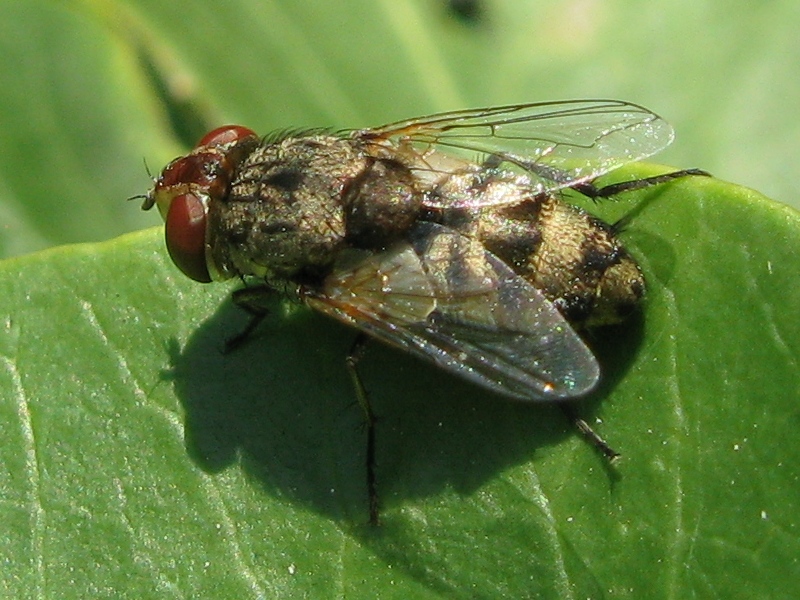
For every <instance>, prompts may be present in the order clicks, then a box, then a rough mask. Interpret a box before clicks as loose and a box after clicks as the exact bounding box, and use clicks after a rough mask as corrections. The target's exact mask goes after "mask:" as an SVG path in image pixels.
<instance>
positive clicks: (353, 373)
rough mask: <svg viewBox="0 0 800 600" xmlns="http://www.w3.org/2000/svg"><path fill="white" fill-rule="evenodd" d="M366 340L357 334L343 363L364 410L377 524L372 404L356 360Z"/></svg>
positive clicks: (370, 496) (369, 486)
mask: <svg viewBox="0 0 800 600" xmlns="http://www.w3.org/2000/svg"><path fill="white" fill-rule="evenodd" d="M368 341H369V338H367V336H366V335H364V334H363V333H362V334H359V335H358V336H357V337H356V339H355V340H354V341H353V345H352V347H351V348H350V352H349V353H348V354H347V358H346V359H345V364H346V365H347V372H348V373H350V379H351V380H352V381H353V387H354V388H355V391H356V400H358V404H359V405H360V406H361V409H362V410H363V411H364V423H365V425H366V428H367V453H366V467H367V496H368V501H369V524H370V525H378V523H379V519H378V513H379V506H378V486H377V483H376V479H375V414H374V413H373V412H372V406H371V405H370V403H369V397H368V396H367V389H366V388H365V387H364V382H363V381H361V375H359V373H358V362H359V361H360V360H361V357H362V356H363V355H364V348H365V347H366V345H367V342H368Z"/></svg>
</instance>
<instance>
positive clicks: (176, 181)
mask: <svg viewBox="0 0 800 600" xmlns="http://www.w3.org/2000/svg"><path fill="white" fill-rule="evenodd" d="M258 144H259V138H258V136H257V135H256V134H255V133H254V132H253V131H251V130H250V129H247V128H246V127H241V126H238V125H226V126H223V127H219V128H217V129H215V130H213V131H211V132H209V133H208V134H206V135H205V136H204V137H203V138H202V139H201V140H200V141H199V142H198V143H197V145H196V146H195V147H194V149H193V150H192V151H191V152H190V153H189V154H187V155H186V156H182V157H179V158H176V159H175V160H173V161H172V162H171V163H169V164H168V165H167V166H166V167H165V168H164V170H163V171H161V174H160V175H159V176H158V178H157V179H156V181H155V185H154V186H153V188H152V189H151V190H150V191H149V192H148V194H147V196H146V197H145V201H144V203H143V204H142V208H143V209H144V210H149V209H150V208H152V207H153V206H157V207H158V211H159V212H160V213H161V216H162V218H163V219H164V221H165V235H166V242H167V250H168V251H169V255H170V258H172V260H173V262H174V263H175V264H176V265H177V266H178V268H179V269H180V270H181V271H182V272H183V273H184V274H185V275H186V276H188V277H190V278H191V279H194V280H195V281H200V282H203V283H207V282H209V281H211V280H212V279H225V278H227V277H229V276H230V275H229V274H227V273H226V272H225V271H224V270H223V269H220V268H216V267H215V265H214V263H213V258H212V255H211V252H210V247H209V243H208V237H209V236H208V232H209V226H208V215H209V210H210V209H211V206H212V205H214V204H215V203H221V202H224V201H225V200H226V198H227V195H228V193H229V190H230V185H231V180H232V178H233V176H234V173H235V171H236V169H237V167H238V165H239V163H240V162H241V161H242V160H243V158H244V157H245V156H246V155H247V154H248V153H250V152H251V151H252V150H253V149H254V148H255V147H256V146H257V145H258Z"/></svg>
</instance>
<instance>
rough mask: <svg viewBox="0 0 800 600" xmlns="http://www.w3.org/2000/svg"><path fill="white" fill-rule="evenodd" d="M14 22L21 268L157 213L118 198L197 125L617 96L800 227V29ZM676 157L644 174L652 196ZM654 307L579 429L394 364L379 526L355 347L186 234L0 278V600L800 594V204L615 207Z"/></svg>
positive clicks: (237, 5)
mask: <svg viewBox="0 0 800 600" xmlns="http://www.w3.org/2000/svg"><path fill="white" fill-rule="evenodd" d="M480 4H481V6H482V7H483V12H482V13H480V18H479V19H478V20H477V21H475V22H472V23H469V22H464V21H460V22H459V21H458V20H456V19H454V18H452V15H451V14H450V13H449V12H448V9H447V6H448V3H447V2H444V1H442V2H430V1H427V0H408V1H407V2H406V1H403V2H395V1H389V0H352V2H348V4H347V6H348V8H347V10H343V9H342V7H341V4H340V3H331V2H323V1H322V0H318V1H317V0H309V1H303V2H296V1H295V0H233V1H231V2H226V3H224V6H223V5H222V4H221V3H219V2H215V1H213V0H198V1H196V2H192V3H191V4H189V3H176V2H155V1H152V0H118V1H109V0H71V1H67V2H64V1H63V0H59V1H56V0H23V1H20V2H17V1H10V0H0V6H1V7H2V9H3V19H0V52H2V55H3V57H4V60H3V61H0V118H2V122H3V135H2V136H0V224H1V225H2V227H1V228H0V255H2V256H11V255H17V254H22V253H24V252H29V251H32V250H36V249H40V248H45V247H47V246H51V245H56V244H64V243H71V242H76V241H96V240H103V239H108V238H111V237H113V236H116V235H118V234H120V233H121V232H124V231H130V230H133V229H137V228H140V227H142V226H144V225H145V224H154V223H155V222H156V217H155V216H154V215H152V214H143V213H141V211H139V210H138V205H137V204H134V203H129V202H125V199H126V198H128V197H130V196H133V195H135V194H140V193H143V192H144V191H146V189H147V187H148V185H149V184H150V182H149V177H148V175H147V172H146V170H145V168H144V166H143V161H144V162H146V163H147V164H148V165H149V167H150V169H152V170H153V171H158V169H159V168H160V167H161V166H162V165H163V164H165V163H166V161H168V160H169V159H171V158H172V157H174V156H176V155H178V154H180V153H181V152H182V151H183V149H184V148H185V147H186V146H188V145H190V144H191V143H192V142H193V140H195V139H197V137H198V136H199V135H200V134H201V133H203V131H204V129H205V128H207V127H210V126H213V125H218V124H221V123H223V122H241V123H243V124H246V125H248V126H250V127H253V128H254V129H256V130H258V131H259V132H262V131H263V132H265V133H266V132H268V131H270V130H273V129H277V128H282V127H304V126H330V127H332V128H339V127H361V126H369V125H375V124H378V123H384V122H389V121H392V120H395V119H400V118H405V117H409V116H412V115H416V114H426V113H431V112H435V111H438V110H446V109H455V108H464V107H469V106H481V105H492V104H501V103H508V102H522V101H537V100H554V99H559V98H579V97H617V98H623V99H626V100H630V101H634V102H639V103H642V104H644V105H646V106H648V107H650V108H653V109H655V110H656V111H657V112H659V113H661V114H663V115H664V116H665V117H666V118H667V120H669V121H670V122H671V123H672V124H673V125H674V126H675V128H676V130H677V132H678V142H677V143H676V144H675V145H674V146H673V147H672V148H671V149H670V150H668V151H667V152H666V153H665V155H663V156H660V157H659V160H666V161H668V162H671V163H673V164H677V165H681V166H700V167H703V168H706V169H708V170H710V171H712V172H713V173H715V174H716V175H718V176H721V177H722V178H724V179H731V180H737V181H739V182H743V183H748V184H751V185H756V186H757V187H759V188H760V189H762V190H764V191H767V192H769V193H770V195H772V196H775V197H777V198H780V199H781V200H783V201H788V202H794V203H795V204H796V202H797V200H796V197H795V196H796V194H795V187H796V180H797V177H798V175H800V171H799V170H798V166H797V164H796V163H797V161H796V156H797V140H798V139H800V121H798V120H797V119H796V116H795V114H794V113H795V112H796V106H797V104H798V101H795V100H797V99H798V98H800V77H797V64H799V63H798V60H800V58H799V57H800V44H798V39H800V38H798V36H797V32H796V26H795V23H796V22H797V18H798V7H800V5H799V4H798V3H797V2H794V1H793V0H781V1H778V2H772V3H769V4H768V5H762V4H752V3H741V2H740V3H735V6H734V5H732V4H731V3H730V2H707V3H690V2H684V1H682V0H670V1H669V2H668V3H655V4H651V5H650V4H648V5H643V4H642V3H639V2H632V1H630V0H628V1H623V2H616V3H574V2H561V1H559V2H551V3H537V2H521V1H519V0H486V1H485V2H483V3H480ZM650 169H651V167H647V166H645V165H638V166H635V167H633V168H631V169H628V170H627V173H625V174H623V173H620V174H618V175H614V177H615V178H617V177H618V178H624V177H626V176H628V177H630V176H646V175H650V174H652V173H653V171H651V170H650ZM590 208H591V210H593V211H596V212H598V214H601V215H602V216H603V217H604V218H607V219H608V220H609V221H614V220H615V219H617V218H619V217H620V216H622V215H624V214H627V213H628V212H629V211H630V210H634V214H635V217H634V218H633V219H632V221H631V224H630V226H629V228H628V229H627V231H626V232H625V233H624V238H625V240H626V242H627V243H628V245H629V247H630V249H631V251H632V252H633V253H634V254H635V256H636V257H637V259H639V260H640V262H641V264H642V266H643V268H644V270H645V273H646V276H647V280H648V285H649V293H648V298H647V302H646V305H645V307H644V311H643V315H642V318H641V319H640V320H639V321H638V322H636V321H634V322H631V323H628V324H627V325H626V326H624V327H620V328H615V329H612V330H608V331H602V332H601V331H598V332H596V334H595V336H594V337H593V338H592V345H593V347H594V348H595V350H596V353H597V355H598V356H599V357H600V359H601V362H602V365H603V371H604V380H603V385H602V387H601V389H600V390H599V392H598V393H597V394H596V396H594V397H593V398H592V399H590V400H589V401H587V402H586V403H585V406H584V407H583V411H584V415H585V416H587V418H588V417H591V418H592V419H599V420H601V421H602V422H597V423H594V421H592V422H593V424H594V425H595V427H596V428H597V429H598V431H599V432H600V433H602V434H603V435H604V436H605V437H606V438H607V439H608V441H609V442H610V443H611V444H612V445H613V446H614V447H615V448H616V449H617V450H619V451H620V452H621V453H622V454H623V459H622V461H621V462H620V463H619V464H618V465H617V466H615V467H614V468H611V467H609V466H607V465H605V464H604V462H603V461H602V459H600V457H598V456H597V455H596V453H594V452H593V451H592V450H591V449H590V448H588V447H587V446H586V444H585V443H584V442H583V441H582V440H580V439H578V438H577V436H575V434H574V433H573V431H572V430H571V428H570V427H569V426H568V425H567V424H566V423H565V421H564V418H563V416H562V415H561V413H560V411H558V410H557V409H555V408H553V407H547V406H532V405H522V404H514V403H509V402H506V401H504V400H502V399H499V398H495V397H493V396H491V395H488V394H486V393H484V392H482V391H481V390H478V389H475V388H474V387H472V386H470V385H468V384H466V383H464V382H461V381H459V380H456V379H454V378H452V377H450V376H447V375H445V374H443V373H441V372H440V371H437V370H435V369H433V368H431V367H428V366H427V365H424V364H422V363H420V362H419V361H416V360H414V359H412V358H410V357H407V356H405V355H402V354H399V353H397V352H395V351H392V350H389V349H386V348H383V347H381V346H379V345H375V346H374V347H371V349H370V351H369V353H368V355H367V357H366V358H365V359H364V361H363V363H362V369H363V375H364V379H365V382H366V384H367V386H368V388H369V390H370V392H371V394H372V399H373V402H374V404H375V409H376V412H377V413H378V415H379V417H380V420H379V423H378V426H379V430H378V477H379V482H378V484H379V489H380V492H381V500H382V503H383V509H384V510H383V521H384V523H383V525H382V527H380V528H377V529H375V528H370V527H368V526H367V525H366V524H365V521H366V498H365V495H366V492H365V484H364V450H365V448H364V445H365V440H364V431H363V424H362V420H361V414H360V412H359V409H358V407H357V406H356V405H355V403H354V397H353V392H352V388H351V384H350V381H349V379H348V377H347V373H346V371H345V368H344V355H345V354H346V352H347V350H348V349H349V347H350V344H351V341H352V339H353V338H352V335H353V334H352V332H351V331H349V330H347V329H345V328H343V327H341V326H339V325H338V324H336V323H332V322H330V321H328V320H326V319H325V318H323V317H321V316H318V315H314V314H312V313H310V312H308V311H306V310H304V309H302V308H298V307H291V306H284V305H282V304H276V305H275V311H274V312H275V314H274V318H272V319H270V320H269V321H268V322H267V323H266V324H265V325H264V326H263V327H262V330H261V333H260V337H259V338H258V339H257V340H255V341H254V342H253V343H252V344H250V345H248V346H247V347H245V348H243V349H241V350H240V351H239V352H236V353H234V354H232V355H223V354H222V353H221V352H220V350H221V347H222V345H223V342H224V339H225V338H226V337H227V336H230V335H231V334H232V333H236V332H238V331H240V330H241V328H242V327H243V326H244V324H245V323H246V320H247V319H246V318H245V317H244V316H243V315H242V314H241V313H240V311H238V310H237V309H236V308H235V307H234V306H233V305H232V304H231V302H230V301H229V300H227V298H228V295H229V292H230V290H231V289H232V288H231V287H230V286H225V285H210V286H201V285H199V284H193V283H192V282H189V281H187V280H185V278H183V277H182V276H181V275H180V274H179V273H178V272H177V270H176V269H175V268H174V267H173V266H172V265H171V263H170V261H169V259H168V258H167V257H166V254H165V251H164V249H163V239H162V237H163V234H162V233H161V229H160V228H158V229H151V230H147V231H142V232H139V233H136V234H132V235H129V236H126V237H122V238H117V239H113V240H111V241H109V242H105V243H101V244H87V245H72V246H64V247H60V248H54V249H52V250H49V251H47V252H44V253H39V254H34V255H30V256H25V257H20V258H14V259H12V260H7V261H4V262H1V263H0V286H2V295H0V304H1V305H2V309H1V310H0V317H2V321H0V325H2V334H0V362H2V369H0V386H2V395H1V396H0V398H2V400H0V411H2V415H1V416H0V436H2V439H3V441H4V444H3V446H2V450H0V464H2V468H0V498H2V499H3V501H4V508H5V510H4V513H3V514H4V518H3V520H2V524H0V540H1V541H2V542H3V543H2V544H0V561H1V562H0V564H2V565H3V568H2V574H0V595H2V596H5V597H9V598H27V597H31V598H34V597H35V598H41V597H45V598H55V597H58V598H86V597H115V598H120V597H129V598H150V597H158V598H161V597H172V596H176V597H212V598H237V599H238V598H259V597H264V598H271V597H302V596H308V597H323V598H324V597H348V598H351V597H352V598H360V597H364V598H373V597H382V598H392V597H397V598H409V597H411V598H452V597H463V598H481V597H487V598H491V597H500V596H503V595H505V596H506V597H514V598H525V597H542V598H584V597H592V598H600V597H609V598H612V597H613V598H616V597H630V598H641V597H648V598H649V597H653V598H662V597H663V598H687V597H697V598H706V597H711V598H753V597H773V598H775V597H778V598H780V597H785V598H796V597H798V595H800V589H798V588H799V587H800V585H798V583H797V582H798V581H800V565H799V564H798V561H799V560H800V559H798V557H800V548H798V546H799V545H800V543H799V540H800V529H799V527H798V516H797V515H800V510H798V509H799V508H800V507H799V506H798V504H800V493H799V492H800V481H799V480H798V476H799V471H800V467H798V464H800V461H798V457H800V447H799V446H800V436H798V435H797V434H796V432H797V428H798V425H800V410H799V409H798V404H797V401H798V396H800V394H799V393H798V392H800V369H799V368H798V357H799V356H800V353H798V345H799V344H800V342H799V341H798V340H800V335H798V334H799V333H800V332H798V328H800V325H799V324H798V319H797V315H798V314H800V312H799V311H798V309H800V306H799V304H800V294H798V292H797V290H796V279H797V273H798V264H797V263H798V258H797V257H798V253H797V248H798V236H799V235H800V223H799V222H798V215H797V213H795V212H793V211H791V210H789V209H786V208H785V207H782V206H781V205H778V204H775V203H772V202H770V201H768V200H766V199H765V198H763V197H762V196H760V195H759V194H756V193H754V192H750V191H748V190H745V189H743V188H737V187H735V186H732V185H729V184H726V183H723V182H721V181H719V180H706V179H692V180H684V181H680V182H676V183H674V184H671V185H669V186H664V187H662V188H657V189H651V190H647V191H646V192H642V193H636V194H630V196H629V197H627V198H625V199H624V200H623V201H619V202H617V201H615V202H603V203H601V204H600V205H598V206H597V207H590Z"/></svg>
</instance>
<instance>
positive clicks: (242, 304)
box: [225, 285, 275, 353]
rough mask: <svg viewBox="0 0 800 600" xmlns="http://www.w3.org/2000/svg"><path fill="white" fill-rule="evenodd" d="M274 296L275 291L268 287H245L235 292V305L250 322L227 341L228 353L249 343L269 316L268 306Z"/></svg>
mask: <svg viewBox="0 0 800 600" xmlns="http://www.w3.org/2000/svg"><path fill="white" fill-rule="evenodd" d="M274 296H275V291H274V290H273V289H272V288H270V287H268V286H266V285H259V286H253V287H245V288H242V289H239V290H236V291H234V292H233V294H232V296H231V299H232V300H233V303H234V304H235V305H236V306H238V307H239V308H241V309H242V310H243V311H245V312H246V313H247V314H249V315H250V321H249V322H248V323H247V325H245V328H244V329H243V330H242V331H240V332H239V333H237V334H236V335H234V336H232V337H229V338H228V339H227V340H225V352H226V353H228V352H232V351H233V350H236V349H237V348H239V347H241V346H242V345H243V344H244V343H245V342H247V340H248V339H249V338H250V336H252V334H253V332H254V331H255V330H256V329H257V328H258V326H259V325H260V324H261V322H262V321H263V320H264V318H265V317H266V316H267V315H268V314H269V309H268V308H267V304H268V303H269V301H270V300H271V299H272V298H274Z"/></svg>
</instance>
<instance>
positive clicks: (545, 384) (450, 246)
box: [306, 223, 599, 400]
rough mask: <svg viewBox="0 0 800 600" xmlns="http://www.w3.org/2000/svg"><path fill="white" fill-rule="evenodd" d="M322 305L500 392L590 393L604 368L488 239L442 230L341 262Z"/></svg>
mask: <svg viewBox="0 0 800 600" xmlns="http://www.w3.org/2000/svg"><path fill="white" fill-rule="evenodd" d="M306 300H307V301H308V303H309V305H311V306H312V307H314V308H316V309H318V310H320V311H322V312H324V313H327V314H329V315H331V316H333V317H335V318H337V319H339V320H341V321H344V322H345V323H348V324H350V325H353V326H355V327H357V328H359V329H362V330H364V331H366V332H367V333H369V334H371V335H372V336H374V337H376V338H379V339H381V340H383V341H385V342H388V343H389V344H392V345H394V346H399V347H401V348H403V349H405V350H407V351H409V352H412V353H414V354H416V355H418V356H421V357H423V358H425V359H427V360H430V361H432V362H434V363H435V364H437V365H439V366H440V367H443V368H444V369H446V370H448V371H450V372H452V373H455V374H457V375H459V376H461V377H464V378H465V379H468V380H470V381H472V382H474V383H477V384H480V385H482V386H484V387H486V388H489V389H491V390H494V391H495V392H498V393H500V394H504V395H506V396H511V397H514V398H519V399H522V400H556V399H564V398H574V397H577V396H581V395H583V394H586V393H587V392H589V391H590V390H591V389H592V388H593V387H594V386H595V384H596V383H597V381H598V379H599V367H598V364H597V361H596V360H595V358H594V356H593V355H592V353H591V352H590V351H589V349H588V348H587V347H586V346H585V344H584V343H583V341H582V340H581V339H580V337H579V336H578V335H577V334H576V333H575V331H574V330H573V329H572V328H571V327H570V325H569V324H568V323H567V322H566V321H565V320H564V318H563V317H562V316H561V314H560V313H559V312H558V311H557V310H556V308H555V307H554V306H553V304H552V303H551V302H549V301H548V300H547V299H546V298H545V297H544V296H543V295H542V294H541V293H540V292H539V291H538V290H536V289H535V288H534V287H533V286H532V285H530V284H529V283H528V282H527V281H525V280H524V279H523V278H522V277H520V276H518V275H516V274H515V273H514V272H513V271H512V270H511V269H510V268H509V267H508V266H507V265H506V264H505V263H503V262H502V261H501V260H500V259H498V258H497V257H495V256H494V255H492V254H491V253H489V252H488V251H487V250H486V249H485V248H484V247H483V246H482V245H481V244H480V243H479V242H476V241H475V240H471V239H470V238H467V237H465V236H462V235H460V234H458V233H456V232H455V231H453V230H450V229H448V228H446V227H443V226H441V225H435V224H431V223H421V224H419V225H417V226H416V227H415V229H414V231H413V235H412V236H411V241H410V242H407V243H402V244H399V245H397V246H395V247H393V248H391V249H390V250H387V251H385V252H381V253H378V254H369V253H365V254H364V255H363V256H362V257H359V258H358V259H354V260H352V261H351V262H350V264H349V265H340V266H339V268H337V269H336V271H335V273H333V274H332V275H331V276H330V277H329V278H328V280H327V281H326V283H325V286H324V289H323V291H322V292H320V293H316V294H311V293H310V294H309V295H307V296H306Z"/></svg>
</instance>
